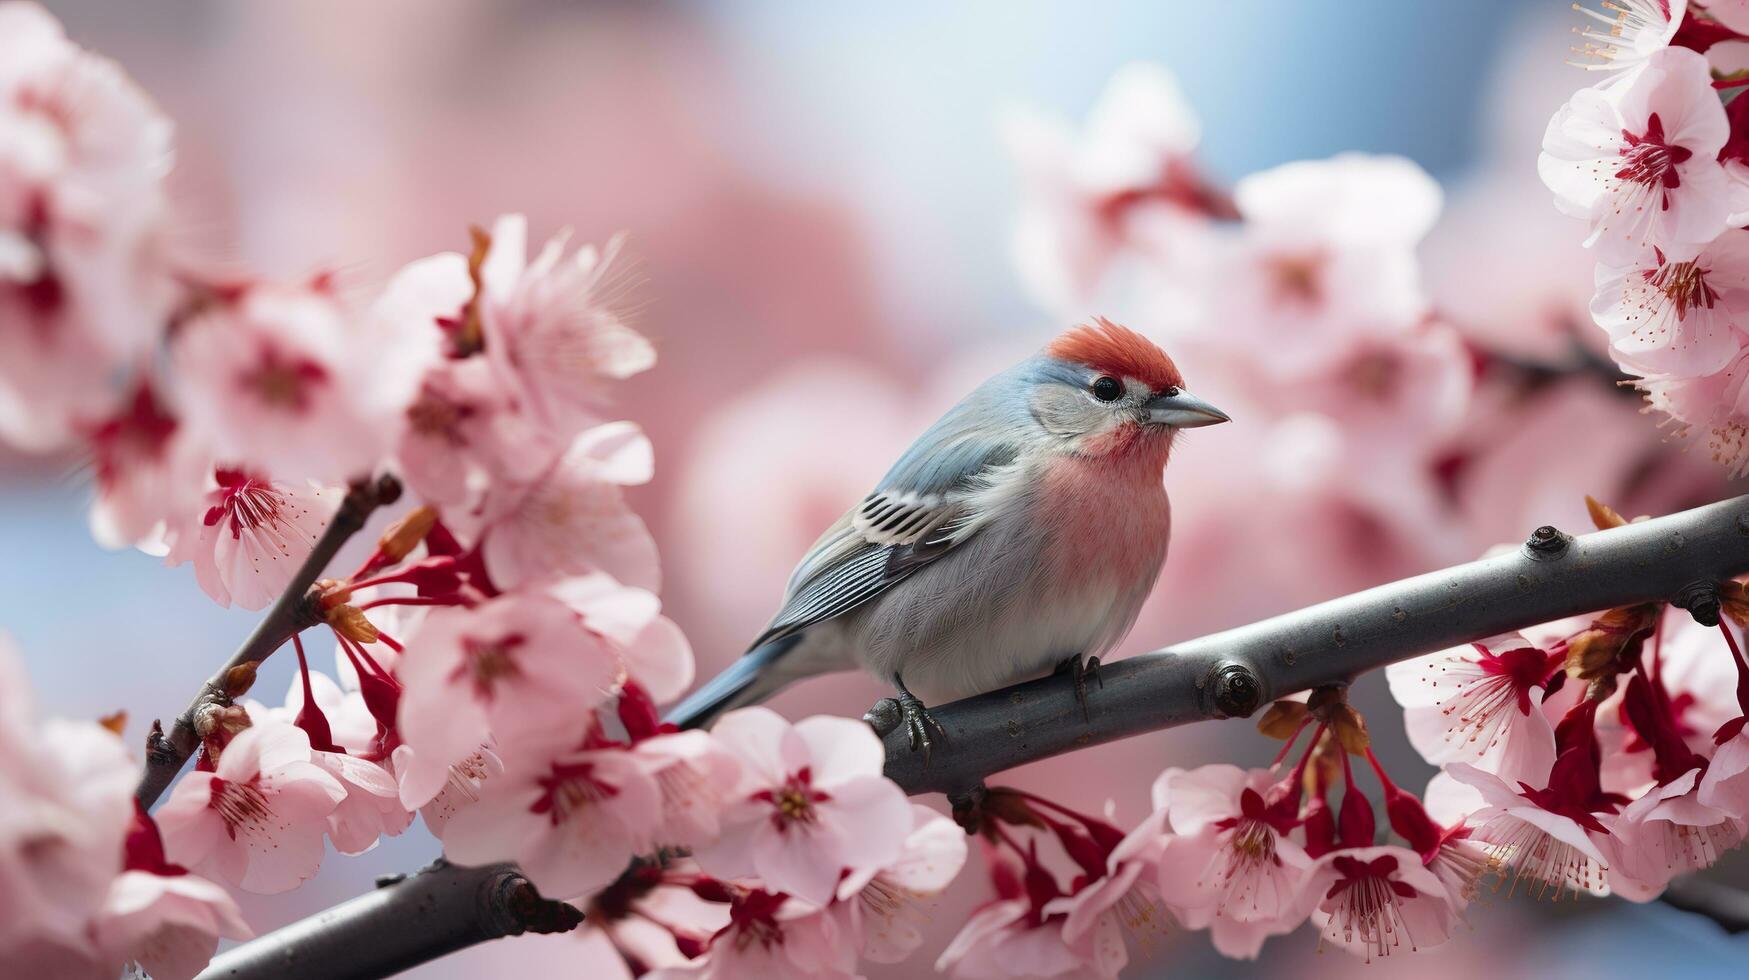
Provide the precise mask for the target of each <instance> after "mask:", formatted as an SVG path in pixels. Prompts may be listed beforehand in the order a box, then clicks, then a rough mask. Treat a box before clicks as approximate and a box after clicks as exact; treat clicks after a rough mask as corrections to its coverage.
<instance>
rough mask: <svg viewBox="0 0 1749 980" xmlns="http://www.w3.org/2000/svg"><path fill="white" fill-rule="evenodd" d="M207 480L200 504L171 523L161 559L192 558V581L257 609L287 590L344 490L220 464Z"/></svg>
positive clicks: (223, 601) (222, 601)
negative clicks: (165, 553) (301, 484)
mask: <svg viewBox="0 0 1749 980" xmlns="http://www.w3.org/2000/svg"><path fill="white" fill-rule="evenodd" d="M211 479H212V482H211V483H210V484H209V487H208V489H207V491H206V494H205V499H204V501H203V503H204V510H199V509H196V510H192V511H191V512H190V513H189V514H187V515H186V516H183V517H180V518H178V519H177V520H176V521H175V522H174V523H172V525H171V526H170V529H169V531H168V534H167V536H168V538H169V541H170V551H169V554H168V556H166V559H165V560H166V562H167V563H168V564H171V565H180V564H182V563H183V562H187V561H192V562H193V563H194V577H195V580H196V581H197V582H199V583H200V587H201V589H202V590H203V591H205V592H206V594H207V595H209V596H211V597H212V598H213V600H214V601H215V602H217V603H218V604H219V605H221V606H229V605H231V604H232V603H236V604H237V605H239V606H241V607H243V608H244V609H263V608H265V607H266V606H267V605H268V604H269V603H271V602H272V601H273V600H275V599H277V598H279V594H280V593H281V592H283V591H284V590H285V587H286V583H288V582H290V581H291V579H292V575H293V574H295V573H296V572H297V568H298V565H300V564H301V563H302V562H303V560H304V558H305V557H307V556H308V555H309V553H310V549H311V548H312V547H313V546H314V545H315V543H316V538H317V537H319V536H320V534H321V531H322V527H323V525H325V524H327V523H328V520H329V518H331V517H333V515H334V512H335V511H336V510H337V509H339V507H340V501H341V499H342V498H343V497H344V496H345V494H344V493H343V492H342V491H341V490H339V489H338V488H334V487H321V486H317V485H313V484H312V485H309V486H307V487H306V488H304V489H299V488H298V487H296V486H293V485H291V484H286V483H278V482H275V481H273V480H269V479H267V478H265V477H262V476H259V475H256V474H254V473H251V472H249V471H246V470H239V469H231V468H225V467H220V468H218V469H216V470H214V471H213V473H212V477H211Z"/></svg>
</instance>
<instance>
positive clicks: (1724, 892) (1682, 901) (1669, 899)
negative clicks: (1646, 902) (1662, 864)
mask: <svg viewBox="0 0 1749 980" xmlns="http://www.w3.org/2000/svg"><path fill="white" fill-rule="evenodd" d="M1658 898H1659V900H1660V901H1662V902H1663V903H1664V904H1666V905H1669V906H1671V907H1672V908H1678V909H1681V910H1682V911H1684V912H1692V913H1693V914H1695V915H1699V916H1703V917H1705V918H1708V919H1711V920H1713V921H1714V922H1716V923H1718V926H1719V928H1721V929H1723V930H1725V931H1726V932H1728V933H1730V934H1731V935H1733V936H1735V935H1737V934H1738V933H1741V932H1749V892H1746V891H1744V890H1743V889H1741V888H1733V887H1731V886H1730V885H1727V884H1725V883H1723V882H1719V881H1709V880H1707V879H1705V878H1702V877H1700V876H1698V875H1687V876H1685V877H1682V878H1677V879H1676V880H1675V881H1672V882H1671V883H1670V884H1669V885H1668V886H1666V887H1665V889H1664V894H1662V895H1660V896H1658Z"/></svg>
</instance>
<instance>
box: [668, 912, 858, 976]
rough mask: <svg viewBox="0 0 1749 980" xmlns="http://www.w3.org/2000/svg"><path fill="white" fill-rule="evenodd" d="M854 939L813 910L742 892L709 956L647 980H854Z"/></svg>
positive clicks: (826, 917)
mask: <svg viewBox="0 0 1749 980" xmlns="http://www.w3.org/2000/svg"><path fill="white" fill-rule="evenodd" d="M854 941H855V937H854V936H851V935H849V934H847V933H846V932H845V930H844V928H843V927H842V926H841V925H840V923H839V922H838V920H837V919H836V918H834V917H833V916H831V915H829V914H827V913H826V912H824V911H822V910H821V909H819V908H818V907H816V906H813V905H810V904H808V903H806V902H803V901H800V900H798V899H795V898H791V897H789V896H787V895H782V894H773V893H771V892H767V891H752V892H746V891H740V892H738V893H737V894H736V895H735V898H734V902H733V904H732V905H731V907H730V911H729V924H728V925H726V926H724V927H723V928H722V930H721V931H719V932H718V933H717V934H716V935H715V936H714V937H713V938H712V939H711V944H710V949H709V951H708V952H707V953H706V954H705V955H704V956H702V957H700V958H698V959H696V960H693V961H692V962H691V963H689V964H687V965H685V966H670V967H664V968H663V969H660V970H656V971H655V972H653V973H651V974H649V977H650V980H739V978H742V977H761V978H765V980H814V978H819V980H852V978H854V977H857V976H858V974H857V973H856V948H855V946H854V945H853V943H854Z"/></svg>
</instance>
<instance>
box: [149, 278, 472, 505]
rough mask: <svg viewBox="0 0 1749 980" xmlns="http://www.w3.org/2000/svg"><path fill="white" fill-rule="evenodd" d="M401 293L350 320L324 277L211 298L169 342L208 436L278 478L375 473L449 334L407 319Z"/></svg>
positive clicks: (222, 450)
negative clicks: (305, 283)
mask: <svg viewBox="0 0 1749 980" xmlns="http://www.w3.org/2000/svg"><path fill="white" fill-rule="evenodd" d="M398 292H399V289H398V288H397V286H396V285H391V291H390V292H389V293H388V300H389V302H388V311H381V310H379V311H378V312H377V315H374V316H356V315H354V314H353V313H352V312H351V311H350V310H348V309H347V308H346V307H345V305H344V304H342V302H341V301H340V299H339V298H338V297H337V296H336V295H334V293H333V288H332V286H331V285H330V284H328V283H327V282H326V281H319V282H317V283H316V284H314V285H312V286H305V287H290V286H280V285H273V284H266V283H263V284H251V285H248V286H245V287H242V288H241V289H240V290H237V291H235V295H225V296H221V297H218V298H215V299H214V300H213V301H211V302H210V303H209V304H208V305H207V306H206V308H205V309H204V310H203V311H202V312H200V313H199V314H197V315H195V316H194V317H192V318H191V319H190V320H189V321H188V322H187V323H184V324H182V325H181V327H180V328H179V329H178V330H177V331H176V333H175V335H174V336H173V338H172V341H171V345H170V347H171V350H170V354H171V366H172V368H173V369H174V371H175V374H176V379H177V382H178V392H179V395H180V397H181V400H182V402H183V404H184V405H185V406H186V409H187V415H188V418H189V419H190V421H191V424H198V426H199V432H200V437H201V439H202V440H203V441H204V442H206V443H207V444H208V445H210V446H211V447H212V451H213V453H214V454H215V455H216V456H218V457H219V458H221V459H226V460H232V461H236V462H240V463H242V464H244V465H246V466H249V467H251V468H254V469H258V470H260V471H262V472H265V473H267V474H270V475H272V476H274V477H276V478H279V479H303V478H318V479H328V480H333V481H342V480H347V479H351V478H354V477H358V476H362V475H367V474H368V473H369V472H370V469H371V467H372V466H374V465H375V463H376V462H377V460H379V459H381V458H382V457H383V456H384V455H386V454H387V453H388V452H389V450H391V449H392V448H393V447H394V445H395V443H396V442H397V441H398V434H399V432H400V428H399V427H400V426H402V425H404V424H406V408H407V406H408V405H409V404H410V403H411V402H412V400H413V396H414V393H415V391H416V389H417V385H418V384H419V381H420V379H421V377H422V375H423V372H424V368H425V367H426V366H427V365H428V364H429V363H431V362H434V361H435V360H436V358H437V356H438V345H439V342H440V340H441V339H442V335H441V333H440V332H439V331H437V330H436V329H433V328H431V327H430V326H429V325H425V326H421V325H419V324H418V323H417V322H412V321H410V320H409V319H407V318H406V317H404V316H403V315H402V313H401V310H400V308H401V306H403V305H404V302H405V301H403V300H402V299H401V297H400V296H399V295H397V294H398Z"/></svg>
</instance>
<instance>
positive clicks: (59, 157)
mask: <svg viewBox="0 0 1749 980" xmlns="http://www.w3.org/2000/svg"><path fill="white" fill-rule="evenodd" d="M0 66H4V67H0V349H4V350H5V351H6V356H5V357H4V358H0V438H3V439H6V440H8V441H11V442H14V443H16V444H18V445H21V446H23V447H25V448H27V449H51V448H55V447H57V446H60V445H63V444H65V443H66V442H67V441H68V439H69V438H70V437H71V436H73V435H74V434H76V433H77V432H78V431H79V429H80V428H82V427H83V426H84V424H86V423H89V422H91V421H92V420H94V419H96V418H98V417H100V416H102V415H104V414H107V413H108V412H109V411H111V410H112V409H113V408H114V406H115V403H116V402H117V401H118V400H119V399H118V396H119V395H120V394H121V393H120V392H119V391H117V390H116V388H115V384H114V382H115V377H116V375H117V374H119V373H122V372H124V371H125V370H126V369H128V368H130V367H133V366H135V364H136V362H137V361H138V360H139V359H140V358H141V357H142V355H144V354H145V352H146V351H148V350H149V348H150V346H151V345H152V343H153V342H154V341H155V340H156V338H157V337H158V335H159V334H160V332H161V331H162V330H163V328H164V324H165V320H166V318H167V315H168V313H169V309H170V305H171V303H172V301H173V289H172V287H171V284H170V279H169V276H168V273H167V270H166V268H165V256H164V249H163V247H162V238H163V231H162V226H163V217H164V193H163V189H162V182H163V178H164V175H165V174H166V173H167V172H168V170H169V167H170V125H169V123H168V121H166V120H165V119H164V117H163V116H162V114H161V113H160V112H159V111H158V109H157V107H156V106H154V105H153V104H152V102H151V100H150V99H148V98H147V97H146V95H145V94H144V93H143V92H141V91H140V90H139V88H138V87H136V86H135V85H134V83H133V81H132V80H130V79H129V78H128V77H127V76H126V75H125V74H124V73H123V72H122V71H121V69H120V68H119V67H117V66H116V65H115V64H114V63H113V62H111V61H109V60H107V59H104V58H99V57H97V56H95V55H92V54H90V53H89V52H85V51H82V50H80V49H79V48H78V47H76V46H75V45H73V44H72V43H70V42H69V41H68V40H67V39H66V37H65V36H64V34H63V32H62V30H61V25H60V24H59V23H57V22H56V21H55V20H54V18H53V17H52V16H50V15H49V14H48V13H47V12H46V11H44V10H43V9H42V8H41V7H40V6H38V5H36V4H34V3H15V4H9V5H7V7H6V8H5V10H4V12H0Z"/></svg>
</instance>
